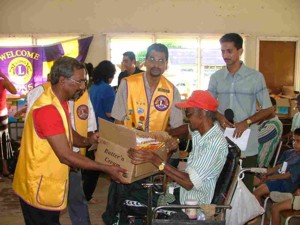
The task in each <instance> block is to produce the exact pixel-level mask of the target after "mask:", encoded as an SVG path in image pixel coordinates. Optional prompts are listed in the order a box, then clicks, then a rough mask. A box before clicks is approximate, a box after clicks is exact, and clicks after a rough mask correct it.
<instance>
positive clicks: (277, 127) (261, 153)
mask: <svg viewBox="0 0 300 225" xmlns="http://www.w3.org/2000/svg"><path fill="white" fill-rule="evenodd" d="M281 135H282V123H281V121H280V120H279V119H278V117H277V116H275V117H273V118H272V119H269V120H266V121H264V122H263V123H261V124H260V125H259V127H258V142H259V146H258V157H257V164H258V166H259V167H268V166H269V163H270V161H271V159H272V157H273V155H274V152H275V150H276V147H277V145H278V142H279V140H280V138H281Z"/></svg>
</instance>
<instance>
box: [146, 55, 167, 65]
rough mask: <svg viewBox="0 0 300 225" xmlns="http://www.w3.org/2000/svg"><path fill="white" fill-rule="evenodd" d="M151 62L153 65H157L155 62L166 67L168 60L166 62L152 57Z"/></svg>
mask: <svg viewBox="0 0 300 225" xmlns="http://www.w3.org/2000/svg"><path fill="white" fill-rule="evenodd" d="M148 60H149V62H151V63H155V62H158V64H159V65H164V64H165V63H166V60H164V59H157V60H156V59H155V58H154V57H152V56H150V57H149V59H148Z"/></svg>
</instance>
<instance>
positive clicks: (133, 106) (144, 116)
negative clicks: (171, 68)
mask: <svg viewBox="0 0 300 225" xmlns="http://www.w3.org/2000/svg"><path fill="white" fill-rule="evenodd" d="M143 74H144V72H143V73H139V74H135V75H131V76H130V77H126V78H124V79H126V80H127V92H128V96H127V116H126V118H125V120H124V124H125V125H126V126H127V127H135V128H137V129H140V130H143V131H146V132H152V131H162V130H166V128H167V125H168V122H169V116H170V111H171V107H172V104H173V98H174V86H173V84H172V83H171V82H170V81H168V80H167V79H166V78H165V77H164V76H161V79H160V81H159V83H158V85H157V87H156V89H155V91H154V93H153V96H152V98H151V102H150V105H149V104H148V102H147V94H146V90H145V87H144V76H143Z"/></svg>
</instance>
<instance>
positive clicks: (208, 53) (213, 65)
mask: <svg viewBox="0 0 300 225" xmlns="http://www.w3.org/2000/svg"><path fill="white" fill-rule="evenodd" d="M220 36H221V35H216V36H210V37H206V36H195V35H194V36H192V35H187V36H182V35H181V36H180V35H167V36H166V35H161V34H155V35H145V36H143V35H124V34H122V35H117V34H116V35H108V36H107V43H108V46H109V47H108V58H110V60H111V61H112V62H113V63H114V64H115V65H116V66H117V72H116V76H115V78H114V80H113V82H112V86H115V85H117V79H118V75H119V73H120V70H121V61H122V56H123V53H124V52H126V51H133V52H134V53H135V54H136V58H137V61H138V64H139V65H142V64H143V62H144V60H145V55H146V51H147V48H148V46H149V45H151V44H152V43H155V42H156V43H163V44H165V45H166V46H167V47H168V49H169V62H168V70H167V71H166V72H165V74H164V75H165V76H166V77H167V78H168V79H169V80H170V81H171V82H172V83H173V84H174V85H175V86H176V87H177V88H178V90H179V92H180V93H181V95H182V97H184V98H185V97H187V96H189V95H190V94H191V92H192V91H194V90H196V89H201V90H206V89H207V87H208V83H209V79H210V76H211V74H213V73H214V72H215V71H217V70H219V69H221V68H222V67H223V66H224V64H225V63H224V61H223V58H222V55H221V50H220V43H219V38H220ZM243 55H244V54H243Z"/></svg>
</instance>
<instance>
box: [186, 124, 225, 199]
mask: <svg viewBox="0 0 300 225" xmlns="http://www.w3.org/2000/svg"><path fill="white" fill-rule="evenodd" d="M192 143H193V149H192V151H191V152H190V155H189V158H188V161H187V168H186V172H187V173H188V174H189V177H190V180H191V181H192V183H193V185H194V186H193V188H192V189H191V190H186V189H184V188H183V187H181V188H180V203H181V204H184V202H185V201H186V200H191V199H193V200H197V201H198V203H199V204H210V203H211V200H212V198H213V195H214V191H215V186H216V182H217V179H218V177H219V175H220V173H221V171H222V169H223V166H224V164H225V162H226V158H227V154H228V145H227V141H226V139H225V137H224V135H223V132H222V131H221V129H220V128H219V126H218V124H217V123H215V125H214V126H213V127H212V128H211V129H210V130H209V131H208V132H207V133H205V134H204V135H203V136H201V135H200V133H199V132H198V131H194V132H192Z"/></svg>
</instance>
